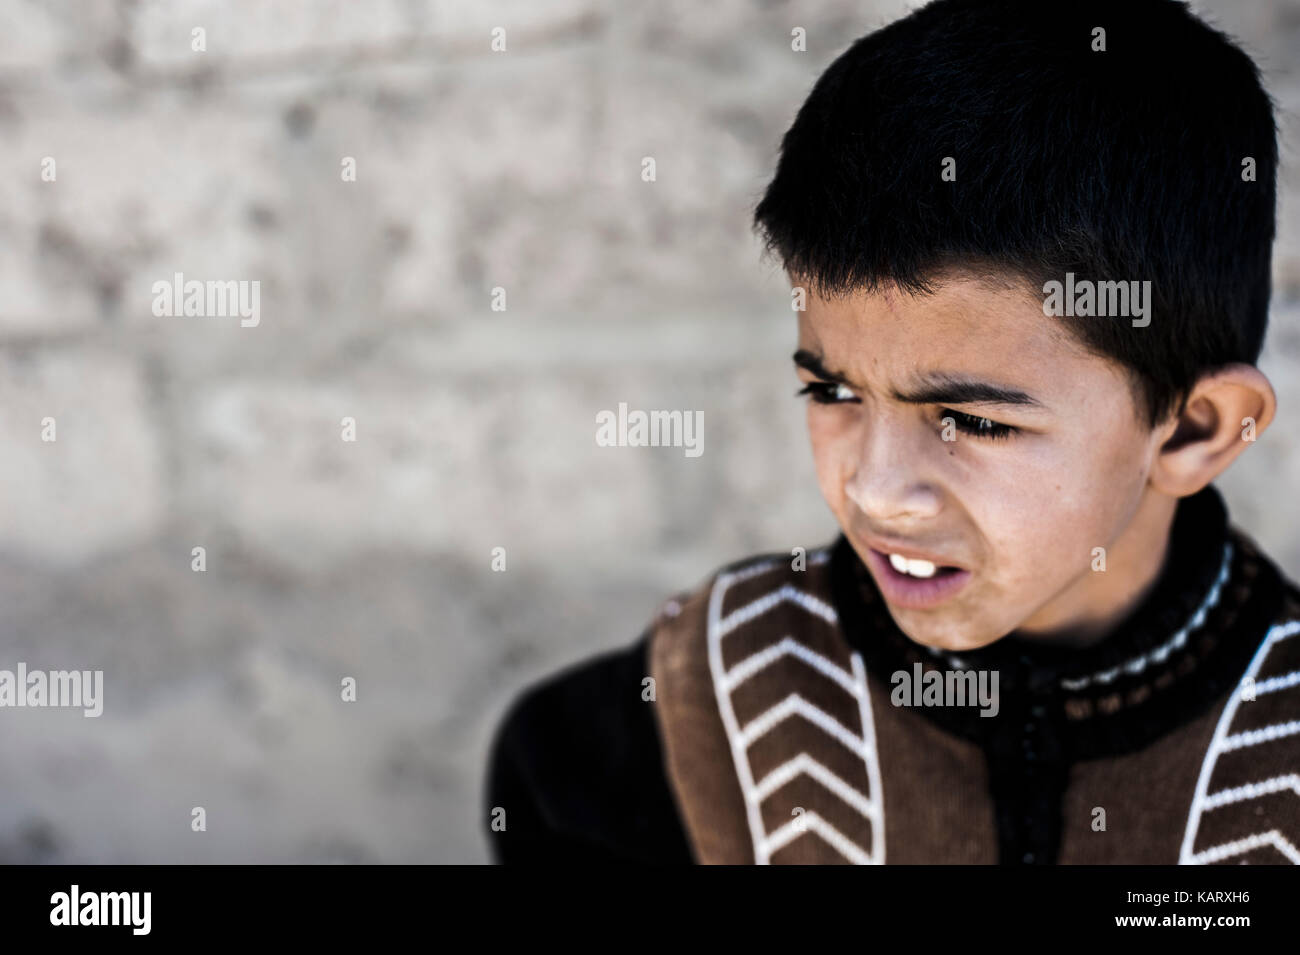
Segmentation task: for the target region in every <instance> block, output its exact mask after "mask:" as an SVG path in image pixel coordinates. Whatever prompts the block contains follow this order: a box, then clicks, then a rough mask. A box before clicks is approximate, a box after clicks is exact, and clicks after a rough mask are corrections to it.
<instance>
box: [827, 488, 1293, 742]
mask: <svg viewBox="0 0 1300 955" xmlns="http://www.w3.org/2000/svg"><path fill="white" fill-rule="evenodd" d="M1170 534H1171V536H1170V546H1169V549H1168V556H1167V557H1166V560H1165V564H1164V566H1163V567H1162V569H1161V572H1160V574H1159V576H1158V578H1157V581H1156V583H1155V585H1154V586H1153V588H1152V589H1151V590H1150V592H1149V593H1148V594H1147V596H1146V597H1145V598H1144V599H1143V600H1142V602H1141V603H1140V604H1139V606H1137V607H1136V608H1135V609H1134V610H1133V611H1132V612H1131V613H1129V614H1128V616H1127V617H1126V618H1125V619H1124V620H1123V621H1122V622H1121V623H1120V624H1119V625H1118V626H1117V627H1116V628H1115V630H1114V631H1113V632H1112V634H1111V635H1110V636H1108V637H1107V638H1106V639H1105V640H1103V641H1101V642H1100V643H1098V644H1095V645H1094V646H1091V647H1088V648H1085V649H1068V648H1062V647H1054V646H1043V645H1041V644H1037V643H1030V642H1028V641H1024V640H1021V639H1017V638H1016V637H1014V636H1008V637H1005V638H1003V639H1001V640H999V641H997V642H995V643H993V644H990V645H989V646H986V647H981V648H980V649H978V650H974V651H969V652H964V653H960V654H952V653H946V652H939V651H935V650H933V649H931V648H928V647H923V646H921V645H919V644H917V643H915V642H913V641H912V640H911V639H910V638H908V637H907V636H906V634H904V633H903V632H902V631H901V630H900V629H899V628H898V625H897V624H896V623H895V622H894V620H893V618H892V616H891V615H890V613H889V610H888V607H887V605H886V604H885V602H884V600H883V598H882V597H881V596H880V593H879V590H878V589H877V587H876V585H875V581H874V580H873V579H872V577H871V574H870V573H869V572H868V570H867V568H866V567H865V566H864V565H863V563H862V561H861V559H860V558H859V557H858V556H857V554H856V552H855V551H854V550H853V548H852V546H851V545H850V544H849V543H848V541H847V540H846V539H845V538H844V537H843V535H841V536H840V537H839V538H838V539H837V540H836V542H835V544H834V545H833V547H832V551H831V578H832V590H833V598H834V601H835V604H836V609H837V611H838V612H839V615H840V620H841V621H842V624H843V628H844V634H845V637H846V639H847V640H848V642H849V643H850V644H851V645H852V646H853V647H854V648H855V649H857V650H858V651H859V652H860V653H861V654H862V657H863V661H864V662H865V664H866V666H867V668H868V670H871V671H873V672H874V673H875V674H876V675H877V676H879V677H880V678H881V679H883V680H884V681H886V682H889V681H890V678H891V675H892V674H894V673H896V672H898V671H900V670H902V671H909V672H910V671H911V670H912V669H913V667H914V666H915V665H916V664H920V665H921V666H922V668H923V669H924V670H926V671H929V670H938V671H939V672H941V673H942V672H945V671H947V670H950V669H956V670H967V669H974V670H996V671H998V679H999V685H998V694H999V709H1000V714H999V717H994V718H991V719H990V718H986V717H981V716H980V715H979V712H978V711H977V710H976V709H975V708H973V707H925V708H922V710H921V712H922V713H923V714H924V715H925V716H926V717H927V718H929V719H931V720H933V721H934V722H936V723H938V724H939V725H941V726H943V727H945V728H946V729H948V730H950V731H952V732H955V733H957V734H959V735H961V736H964V737H966V738H969V739H973V740H977V741H979V742H981V743H985V744H988V743H989V742H990V740H991V739H992V738H993V737H994V736H996V735H997V734H998V733H999V732H1001V731H1002V730H1003V729H1004V728H1005V727H1006V726H1007V725H1008V724H1011V723H1015V722H1017V721H1023V720H1025V719H1034V720H1038V721H1040V722H1050V723H1052V724H1054V725H1055V728H1056V732H1055V733H1054V734H1053V735H1054V736H1056V737H1059V738H1060V740H1061V742H1062V746H1063V750H1064V751H1063V752H1062V753H1061V756H1063V757H1064V758H1066V759H1072V758H1073V759H1078V758H1085V757H1090V756H1098V755H1105V754H1114V753H1119V752H1128V751H1132V750H1134V749H1137V748H1140V747H1142V746H1144V745H1146V743H1148V742H1150V741H1151V740H1152V739H1154V738H1156V737H1158V736H1160V735H1163V734H1164V733H1166V732H1168V731H1169V730H1171V729H1173V728H1174V727H1175V726H1178V725H1181V724H1182V723H1184V722H1186V721H1187V720H1190V719H1192V718H1194V717H1195V716H1196V715H1198V714H1199V713H1201V712H1203V711H1204V710H1205V709H1206V708H1208V707H1209V706H1210V705H1212V704H1213V702H1214V701H1215V700H1216V699H1219V698H1220V697H1221V695H1222V693H1223V692H1224V691H1225V690H1227V689H1228V688H1229V685H1230V684H1231V683H1232V681H1234V680H1235V679H1236V675H1237V674H1240V673H1241V672H1243V671H1244V670H1245V668H1246V666H1247V664H1248V662H1249V660H1250V657H1251V654H1252V653H1253V652H1254V650H1255V648H1256V647H1257V646H1258V645H1259V642H1260V640H1261V639H1262V638H1263V636H1264V633H1265V631H1266V630H1267V629H1268V626H1269V624H1270V623H1271V621H1272V620H1273V619H1274V617H1275V616H1276V613H1277V611H1278V610H1279V609H1280V605H1281V601H1282V596H1283V588H1284V582H1283V580H1282V578H1281V576H1280V574H1279V573H1278V572H1277V570H1276V568H1275V567H1274V566H1273V565H1272V563H1271V562H1270V561H1269V560H1268V559H1267V558H1266V557H1264V556H1263V555H1262V554H1261V553H1260V552H1259V550H1258V548H1257V547H1256V546H1255V545H1254V543H1253V541H1251V540H1250V538H1248V537H1246V536H1245V535H1244V534H1242V533H1241V532H1240V531H1238V530H1236V529H1235V528H1233V527H1231V526H1230V525H1229V523H1228V517H1227V510H1226V508H1225V506H1224V503H1223V499H1222V497H1221V496H1220V495H1219V493H1218V491H1217V490H1216V489H1215V488H1214V487H1213V486H1207V487H1206V488H1204V489H1203V490H1202V491H1200V492H1199V493H1197V494H1195V495H1192V496H1191V497H1188V498H1184V499H1183V500H1181V501H1180V502H1179V505H1178V508H1177V510H1176V512H1175V517H1174V521H1173V526H1172V528H1171V531H1170Z"/></svg>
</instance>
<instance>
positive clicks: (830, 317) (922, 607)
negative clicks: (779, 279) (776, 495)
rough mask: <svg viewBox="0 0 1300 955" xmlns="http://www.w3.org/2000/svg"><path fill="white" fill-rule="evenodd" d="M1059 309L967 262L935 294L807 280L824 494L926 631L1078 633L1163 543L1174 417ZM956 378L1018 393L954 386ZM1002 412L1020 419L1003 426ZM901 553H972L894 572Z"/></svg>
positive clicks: (803, 347) (804, 363) (919, 629)
mask: <svg viewBox="0 0 1300 955" xmlns="http://www.w3.org/2000/svg"><path fill="white" fill-rule="evenodd" d="M1073 320H1077V321H1116V320H1117V319H1113V318H1110V319H1107V318H1082V319H1073ZM1121 320H1122V319H1121ZM1060 322H1061V320H1060V319H1055V318H1049V317H1046V316H1044V315H1043V312H1042V299H1041V297H1038V298H1036V297H1035V296H1034V295H1033V293H1032V292H1031V291H1027V290H1024V289H1021V288H1019V287H1017V288H1016V289H1015V290H1012V289H1009V288H1008V289H1001V288H997V287H993V286H989V285H985V284H981V283H979V282H978V281H975V280H972V279H967V278H950V279H949V280H947V281H945V282H944V283H943V284H942V285H939V286H938V291H936V292H935V293H934V294H933V295H919V296H911V295H908V294H906V293H902V292H898V291H890V292H883V291H882V292H876V293H865V292H858V293H855V294H854V295H852V296H851V297H848V298H845V299H822V298H818V297H815V296H813V295H811V294H809V296H808V300H807V308H806V310H805V311H804V312H802V313H801V314H800V316H799V349H800V354H799V355H798V356H796V364H797V365H799V366H800V367H799V368H798V374H799V377H800V379H801V380H802V381H803V382H805V384H808V385H811V386H812V389H813V394H812V396H811V398H810V400H809V404H808V430H809V433H810V435H811V438H812V447H813V455H814V459H815V462H816V468H817V477H818V482H819V484H820V485H821V490H822V493H823V495H825V497H826V500H827V502H828V503H829V504H830V507H831V510H832V511H833V512H834V514H835V516H836V518H837V519H838V521H839V524H840V527H841V528H842V529H843V531H844V533H845V535H846V536H847V538H848V540H849V542H850V543H851V544H852V545H853V548H854V550H856V551H857V553H858V555H859V556H860V557H861V558H862V560H863V561H864V563H866V565H867V567H868V568H869V569H870V571H871V574H872V576H873V577H874V578H875V580H876V583H877V585H878V586H879V587H880V589H881V592H882V594H883V595H884V597H885V600H886V603H887V604H888V605H889V607H890V612H891V614H892V616H893V617H894V620H895V621H896V622H897V623H898V625H899V627H900V628H901V629H902V630H903V631H904V632H905V633H906V634H908V636H910V637H911V638H912V639H913V640H915V641H917V642H918V643H922V644H926V645H929V646H932V647H936V648H941V649H947V650H957V651H960V650H968V649H973V648H977V647H981V646H984V645H987V644H989V643H992V642H994V641H996V640H998V639H1000V638H1001V637H1003V636H1005V635H1007V634H1008V633H1010V632H1012V631H1016V630H1018V631H1020V632H1021V635H1022V636H1026V637H1035V636H1041V637H1043V638H1045V639H1051V638H1052V637H1054V636H1056V635H1062V639H1063V640H1072V639H1075V638H1074V637H1071V636H1069V635H1070V634H1079V633H1086V632H1087V631H1088V629H1089V628H1095V627H1097V626H1099V625H1104V623H1105V622H1106V621H1107V619H1108V615H1110V614H1111V613H1112V612H1114V611H1116V609H1117V608H1118V607H1119V606H1121V605H1124V604H1125V602H1126V601H1132V600H1133V599H1134V597H1135V591H1136V590H1137V588H1138V587H1139V586H1140V585H1141V584H1143V583H1144V582H1145V581H1144V578H1145V580H1149V579H1150V578H1151V577H1153V576H1154V573H1155V572H1156V570H1157V569H1158V566H1159V560H1160V559H1162V558H1163V556H1164V539H1165V538H1164V536H1163V535H1164V529H1165V528H1167V526H1168V519H1169V517H1170V515H1171V514H1172V505H1173V504H1174V503H1176V502H1175V501H1173V500H1172V499H1170V498H1167V497H1164V496H1163V495H1160V494H1158V493H1157V492H1156V491H1155V490H1154V489H1152V488H1150V487H1149V486H1148V484H1147V475H1148V471H1149V468H1150V465H1151V462H1152V460H1153V457H1154V455H1155V453H1156V451H1157V450H1158V447H1159V444H1160V441H1161V440H1162V435H1161V434H1160V433H1159V432H1158V431H1157V430H1154V429H1151V428H1149V427H1147V425H1146V423H1145V421H1144V420H1142V419H1141V418H1140V417H1139V413H1138V409H1137V406H1136V404H1135V401H1134V398H1133V395H1132V391H1131V390H1130V387H1129V384H1128V379H1127V376H1126V375H1125V373H1124V371H1123V369H1122V368H1121V367H1120V366H1119V365H1117V364H1116V363H1114V362H1111V361H1108V360H1106V359H1104V358H1101V357H1098V356H1096V355H1094V354H1091V353H1089V352H1087V351H1086V350H1085V349H1084V348H1083V347H1082V346H1081V345H1079V344H1077V343H1076V342H1075V341H1074V340H1073V339H1072V338H1071V337H1070V336H1069V334H1068V333H1067V331H1066V330H1065V329H1064V328H1063V327H1062V326H1061V325H1060ZM1132 331H1133V334H1142V333H1143V329H1141V328H1133V329H1132ZM810 359H811V360H810ZM810 368H812V369H815V371H814V370H810ZM837 379H838V380H837ZM953 382H962V383H968V384H972V385H991V386H995V387H996V388H1000V389H1002V390H1003V391H1004V392H1010V393H1019V401H1018V402H1017V401H1013V400H1011V399H1012V396H1010V395H1008V394H1001V395H985V396H981V395H979V394H977V393H972V392H971V391H970V390H969V389H968V391H967V393H965V394H952V393H948V394H944V393H943V391H942V386H944V385H945V384H951V383H953ZM936 388H939V389H940V390H938V391H936V390H935V389H936ZM926 392H929V393H928V394H927V393H926ZM904 396H912V397H913V398H914V400H915V403H913V402H909V401H905V400H903V397H904ZM816 398H821V399H823V400H825V401H829V402H831V403H823V402H821V401H818V400H813V399H816ZM945 418H950V419H951V420H950V421H949V422H945V421H944V419H945ZM981 419H983V420H981ZM994 426H1010V427H1011V428H1013V429H1014V430H1013V431H1012V432H1011V433H1009V434H1006V435H1005V436H1001V437H996V438H995V437H990V436H988V435H989V432H1001V431H1002V430H1003V428H1001V427H994ZM970 428H976V429H981V430H982V431H983V433H981V434H972V433H969V429H970ZM963 429H967V430H963ZM873 543H874V544H875V545H876V547H873ZM1099 547H1101V548H1105V549H1106V554H1105V570H1104V571H1099V570H1095V569H1094V567H1096V566H1099V564H1098V562H1097V560H1096V553H1095V551H1094V548H1099ZM891 552H892V553H900V552H901V555H902V556H903V557H922V558H924V557H927V556H928V557H930V558H931V562H932V563H933V564H935V565H938V566H940V567H942V566H944V565H948V566H950V567H956V568H959V570H957V571H950V570H944V569H939V570H936V571H935V575H934V576H933V577H928V578H927V576H926V575H927V572H928V571H929V569H930V568H928V567H927V566H926V565H925V564H924V563H913V564H908V565H904V570H903V571H900V570H896V569H894V568H893V566H891V562H890V559H889V556H888V555H889V554H890V553H891ZM907 571H911V572H910V573H908V572H907Z"/></svg>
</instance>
